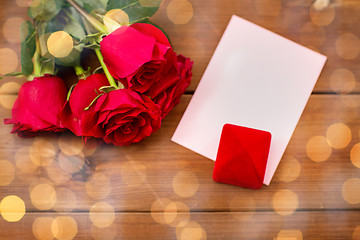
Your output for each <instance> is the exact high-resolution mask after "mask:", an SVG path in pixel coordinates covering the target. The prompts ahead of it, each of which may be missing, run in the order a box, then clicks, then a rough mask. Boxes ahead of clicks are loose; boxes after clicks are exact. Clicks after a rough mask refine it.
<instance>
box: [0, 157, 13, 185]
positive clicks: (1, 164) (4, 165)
mask: <svg viewBox="0 0 360 240" xmlns="http://www.w3.org/2000/svg"><path fill="white" fill-rule="evenodd" d="M0 169H1V171H0V186H7V185H9V184H10V183H12V181H13V180H14V178H15V167H14V165H13V164H12V163H11V162H9V161H7V160H0Z"/></svg>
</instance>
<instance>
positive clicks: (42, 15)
mask: <svg viewBox="0 0 360 240" xmlns="http://www.w3.org/2000/svg"><path fill="white" fill-rule="evenodd" d="M63 3H64V1H63V0H34V1H32V4H31V6H30V7H29V10H28V14H29V16H30V17H31V18H32V19H35V20H37V21H40V22H43V21H50V20H51V19H53V18H54V17H55V16H56V15H57V14H58V13H59V12H60V10H61V8H62V6H63Z"/></svg>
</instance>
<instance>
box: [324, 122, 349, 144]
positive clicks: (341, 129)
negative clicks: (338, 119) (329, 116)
mask: <svg viewBox="0 0 360 240" xmlns="http://www.w3.org/2000/svg"><path fill="white" fill-rule="evenodd" d="M326 137H327V139H328V140H329V142H330V145H331V147H333V148H335V149H342V148H345V147H347V146H348V145H349V143H350V141H351V130H350V128H349V127H348V126H347V125H346V124H344V123H334V124H332V125H331V126H330V127H329V128H328V129H327V131H326Z"/></svg>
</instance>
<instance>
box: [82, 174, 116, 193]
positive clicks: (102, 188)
mask: <svg viewBox="0 0 360 240" xmlns="http://www.w3.org/2000/svg"><path fill="white" fill-rule="evenodd" d="M85 188H86V192H87V194H88V195H89V197H91V198H93V199H95V200H100V199H104V198H106V197H107V195H109V193H110V191H111V181H110V179H109V178H108V177H107V176H106V175H104V174H102V173H95V174H94V175H92V176H91V177H90V179H89V180H88V181H87V182H86V185H85Z"/></svg>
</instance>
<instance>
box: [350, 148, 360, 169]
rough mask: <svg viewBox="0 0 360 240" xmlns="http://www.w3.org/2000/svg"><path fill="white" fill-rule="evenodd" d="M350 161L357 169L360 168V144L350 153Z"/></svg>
mask: <svg viewBox="0 0 360 240" xmlns="http://www.w3.org/2000/svg"><path fill="white" fill-rule="evenodd" d="M350 160H351V162H352V164H354V166H355V167H357V168H360V143H357V144H355V145H354V146H353V147H352V149H351V151H350Z"/></svg>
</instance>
